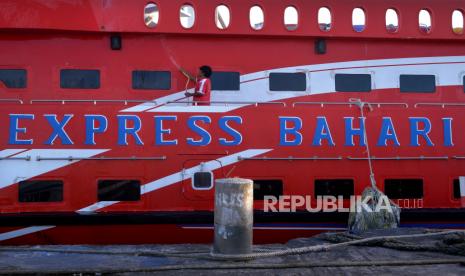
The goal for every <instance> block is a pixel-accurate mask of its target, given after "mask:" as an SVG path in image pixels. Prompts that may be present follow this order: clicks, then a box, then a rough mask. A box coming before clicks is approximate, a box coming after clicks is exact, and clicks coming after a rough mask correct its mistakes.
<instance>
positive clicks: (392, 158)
mask: <svg viewBox="0 0 465 276" xmlns="http://www.w3.org/2000/svg"><path fill="white" fill-rule="evenodd" d="M452 158H454V159H465V156H453V157H449V156H424V155H420V156H386V157H376V156H372V157H371V158H370V159H371V160H399V161H400V160H449V159H452ZM238 160H256V161H325V160H350V161H358V160H368V157H353V156H347V157H343V156H334V157H321V156H308V157H294V156H286V157H267V156H263V157H241V156H239V157H238Z"/></svg>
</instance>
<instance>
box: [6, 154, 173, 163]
mask: <svg viewBox="0 0 465 276" xmlns="http://www.w3.org/2000/svg"><path fill="white" fill-rule="evenodd" d="M166 159H167V157H166V156H143V157H138V156H124V157H104V156H100V157H79V156H66V157H47V156H39V155H38V156H36V157H35V160H36V161H63V160H65V161H70V162H71V161H81V160H96V161H150V160H166ZM0 160H25V161H31V160H33V159H32V157H31V156H29V155H27V156H21V157H15V156H11V157H1V158H0Z"/></svg>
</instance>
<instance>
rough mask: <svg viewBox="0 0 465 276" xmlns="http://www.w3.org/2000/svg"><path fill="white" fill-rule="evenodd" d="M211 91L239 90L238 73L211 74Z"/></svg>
mask: <svg viewBox="0 0 465 276" xmlns="http://www.w3.org/2000/svg"><path fill="white" fill-rule="evenodd" d="M211 82H212V90H233V91H235V90H239V87H240V74H239V72H213V74H212V76H211Z"/></svg>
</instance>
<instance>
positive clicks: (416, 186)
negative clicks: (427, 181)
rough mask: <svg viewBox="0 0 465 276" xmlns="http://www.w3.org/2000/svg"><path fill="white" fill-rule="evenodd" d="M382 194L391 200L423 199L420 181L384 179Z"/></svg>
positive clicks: (421, 181)
mask: <svg viewBox="0 0 465 276" xmlns="http://www.w3.org/2000/svg"><path fill="white" fill-rule="evenodd" d="M384 193H385V194H386V195H387V196H388V197H389V198H391V199H400V198H402V199H408V198H422V197H423V180H421V179H386V180H385V181H384Z"/></svg>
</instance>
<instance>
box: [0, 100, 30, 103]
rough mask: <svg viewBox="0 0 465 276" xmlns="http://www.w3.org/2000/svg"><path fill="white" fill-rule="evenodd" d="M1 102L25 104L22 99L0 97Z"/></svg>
mask: <svg viewBox="0 0 465 276" xmlns="http://www.w3.org/2000/svg"><path fill="white" fill-rule="evenodd" d="M0 102H2V103H19V104H24V102H23V101H22V100H20V99H0Z"/></svg>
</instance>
